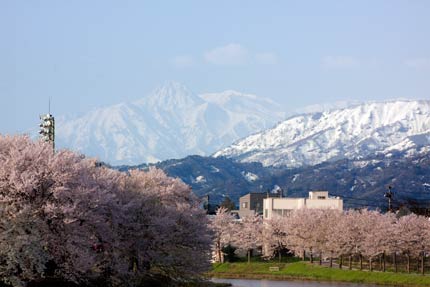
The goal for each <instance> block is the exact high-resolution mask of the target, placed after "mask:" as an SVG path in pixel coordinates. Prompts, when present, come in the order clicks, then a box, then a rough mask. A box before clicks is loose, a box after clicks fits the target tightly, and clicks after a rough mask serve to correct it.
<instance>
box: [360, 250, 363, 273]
mask: <svg viewBox="0 0 430 287" xmlns="http://www.w3.org/2000/svg"><path fill="white" fill-rule="evenodd" d="M360 270H363V256H362V255H361V254H360Z"/></svg>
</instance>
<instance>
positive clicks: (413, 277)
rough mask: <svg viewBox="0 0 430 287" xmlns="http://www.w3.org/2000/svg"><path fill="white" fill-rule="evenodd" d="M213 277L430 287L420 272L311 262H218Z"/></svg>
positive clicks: (429, 280) (426, 278)
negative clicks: (374, 269)
mask: <svg viewBox="0 0 430 287" xmlns="http://www.w3.org/2000/svg"><path fill="white" fill-rule="evenodd" d="M271 266H279V268H280V270H279V271H275V272H273V271H270V270H269V267H271ZM208 276H212V277H224V278H255V279H263V278H266V279H275V280H283V279H304V280H318V281H339V282H351V283H368V284H383V285H397V286H430V276H429V275H426V276H422V275H418V274H401V273H392V272H377V271H374V272H369V271H359V270H340V269H338V268H328V267H323V266H319V265H312V264H310V263H308V262H294V263H277V262H251V263H250V264H248V263H246V262H238V263H221V264H220V263H218V264H214V265H213V270H212V271H211V272H210V273H208Z"/></svg>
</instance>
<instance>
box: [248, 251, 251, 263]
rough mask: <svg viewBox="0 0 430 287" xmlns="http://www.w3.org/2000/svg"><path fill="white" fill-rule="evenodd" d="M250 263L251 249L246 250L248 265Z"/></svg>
mask: <svg viewBox="0 0 430 287" xmlns="http://www.w3.org/2000/svg"><path fill="white" fill-rule="evenodd" d="M249 263H251V249H248V264H249Z"/></svg>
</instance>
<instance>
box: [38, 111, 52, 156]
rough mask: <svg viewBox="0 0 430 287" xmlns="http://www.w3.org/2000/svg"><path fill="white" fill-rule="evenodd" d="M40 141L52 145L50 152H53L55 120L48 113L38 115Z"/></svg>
mask: <svg viewBox="0 0 430 287" xmlns="http://www.w3.org/2000/svg"><path fill="white" fill-rule="evenodd" d="M39 118H40V121H41V122H40V124H39V127H40V130H39V134H40V139H41V140H43V141H46V142H50V143H51V144H52V150H53V151H55V119H54V116H53V115H51V114H50V113H48V114H45V115H40V116H39Z"/></svg>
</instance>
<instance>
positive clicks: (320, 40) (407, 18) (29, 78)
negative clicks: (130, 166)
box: [0, 0, 430, 134]
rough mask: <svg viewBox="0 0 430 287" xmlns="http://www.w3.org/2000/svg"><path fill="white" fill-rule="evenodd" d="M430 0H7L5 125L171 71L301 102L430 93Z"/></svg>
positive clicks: (214, 85)
mask: <svg viewBox="0 0 430 287" xmlns="http://www.w3.org/2000/svg"><path fill="white" fill-rule="evenodd" d="M429 15H430V1H425V0H422V1H418V0H417V1H406V0H405V1H396V0H390V1H388V0H387V1H383V0H372V1H365V0H360V1H341V0H340V1H317V0H314V1H303V0H302V1H281V0H279V1H239V0H238V1H234V0H229V1H222V0H220V1H201V0H200V1H187V0H184V1H162V0H158V1H155V0H154V1H124V0H122V1H108V0H104V1H95V0H94V1H84V0H74V1H61V0H52V1H49V0H45V1H37V0H28V1H24V0H22V1H18V0H0V97H1V102H0V133H9V134H11V133H12V134H13V133H22V132H28V131H30V130H33V129H34V127H37V125H38V115H39V114H40V113H43V112H46V110H47V105H48V104H47V103H48V99H49V97H51V98H52V102H53V103H52V112H53V113H54V115H55V116H57V117H58V116H62V115H65V114H81V113H84V112H86V111H89V110H91V109H92V108H95V107H99V106H106V105H111V104H115V103H120V102H125V101H133V100H135V99H138V98H141V97H142V96H144V95H145V94H148V93H149V92H150V91H151V90H153V89H154V88H155V87H156V86H159V85H161V84H163V83H164V82H165V81H169V80H175V81H179V82H182V83H184V84H185V85H187V86H188V87H189V88H190V89H191V90H192V91H194V92H195V93H202V92H218V91H223V90H226V89H235V90H238V91H241V92H247V93H255V94H257V95H260V96H265V97H270V98H272V99H274V100H275V101H277V102H279V103H280V104H281V105H283V106H284V107H285V110H286V111H291V110H294V109H296V108H300V107H303V106H307V105H313V104H319V103H330V102H335V101H343V100H384V99H393V98H411V99H430V17H429Z"/></svg>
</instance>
